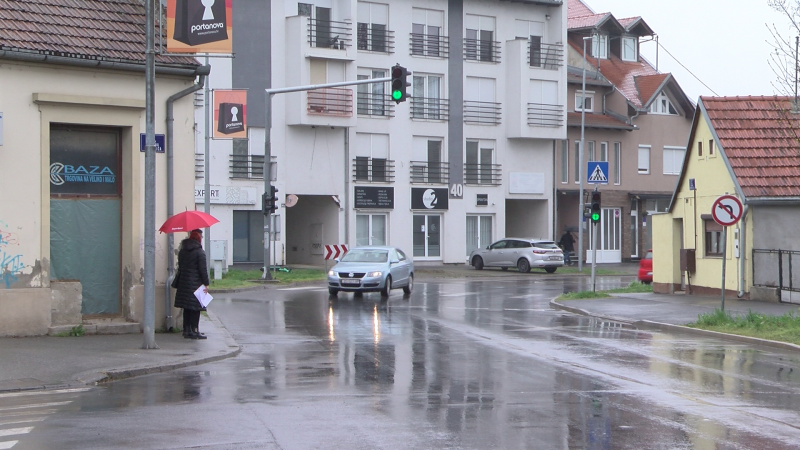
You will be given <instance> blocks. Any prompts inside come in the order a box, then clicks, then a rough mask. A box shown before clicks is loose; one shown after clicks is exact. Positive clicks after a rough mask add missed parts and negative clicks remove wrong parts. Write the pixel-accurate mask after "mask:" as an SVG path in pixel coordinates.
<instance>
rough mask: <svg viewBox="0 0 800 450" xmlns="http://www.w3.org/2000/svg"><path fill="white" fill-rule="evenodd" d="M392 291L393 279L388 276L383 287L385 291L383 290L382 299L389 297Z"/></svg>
mask: <svg viewBox="0 0 800 450" xmlns="http://www.w3.org/2000/svg"><path fill="white" fill-rule="evenodd" d="M391 290H392V277H391V276H388V277H386V284H385V285H384V286H383V289H381V297H388V296H389V291H391Z"/></svg>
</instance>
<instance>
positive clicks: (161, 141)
mask: <svg viewBox="0 0 800 450" xmlns="http://www.w3.org/2000/svg"><path fill="white" fill-rule="evenodd" d="M166 142H167V140H166V137H165V136H164V135H163V134H157V135H156V153H164V149H165V148H167V144H166ZM146 147H147V133H139V151H140V152H143V151H145V149H146Z"/></svg>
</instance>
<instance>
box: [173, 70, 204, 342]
mask: <svg viewBox="0 0 800 450" xmlns="http://www.w3.org/2000/svg"><path fill="white" fill-rule="evenodd" d="M195 73H196V74H197V76H199V77H200V78H199V79H198V80H197V83H195V84H193V85H192V86H190V87H188V88H186V89H184V90H182V91H180V92H178V93H175V94H172V95H171V96H170V97H169V98H168V99H167V136H166V140H167V142H166V144H167V148H166V149H165V152H166V153H167V217H172V215H173V214H174V213H175V198H174V197H175V195H174V191H175V189H174V188H173V183H174V179H173V171H174V164H173V159H174V153H173V151H172V149H173V122H175V116H174V115H173V104H174V103H175V100H178V99H179V98H182V97H185V96H187V95H189V94H191V93H193V92H197V91H199V90H200V89H203V86H204V85H205V83H206V77H207V76H208V74H209V73H211V66H210V65H206V66H199V67H198V68H197V70H196V71H195ZM174 247H175V235H174V234H173V233H167V271H168V272H169V276H168V277H167V282H166V283H165V284H164V314H165V315H166V324H165V327H166V328H167V329H168V330H169V331H170V332H172V329H173V326H174V324H173V323H172V305H171V301H170V299H171V297H172V292H170V289H172V288H171V286H170V285H171V284H172V280H173V279H174V278H175V256H174V255H173V253H174Z"/></svg>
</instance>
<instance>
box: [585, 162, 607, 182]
mask: <svg viewBox="0 0 800 450" xmlns="http://www.w3.org/2000/svg"><path fill="white" fill-rule="evenodd" d="M587 169H588V170H587V174H586V182H587V183H589V184H608V161H589V163H588V164H587Z"/></svg>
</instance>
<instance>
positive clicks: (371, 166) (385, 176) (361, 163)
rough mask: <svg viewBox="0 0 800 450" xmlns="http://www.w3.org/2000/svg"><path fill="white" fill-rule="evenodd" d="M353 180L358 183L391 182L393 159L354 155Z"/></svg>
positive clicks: (392, 178)
mask: <svg viewBox="0 0 800 450" xmlns="http://www.w3.org/2000/svg"><path fill="white" fill-rule="evenodd" d="M353 181H357V182H359V183H393V182H394V160H391V159H385V158H370V157H367V156H356V158H355V159H353Z"/></svg>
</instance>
